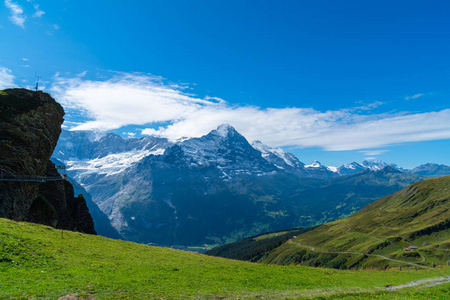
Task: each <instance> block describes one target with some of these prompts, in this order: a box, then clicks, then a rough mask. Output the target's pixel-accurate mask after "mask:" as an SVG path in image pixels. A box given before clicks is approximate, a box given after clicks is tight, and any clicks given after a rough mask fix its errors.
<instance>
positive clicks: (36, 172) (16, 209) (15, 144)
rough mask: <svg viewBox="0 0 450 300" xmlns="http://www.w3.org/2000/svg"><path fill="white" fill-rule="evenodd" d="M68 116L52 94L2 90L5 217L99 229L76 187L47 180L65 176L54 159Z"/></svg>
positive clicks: (0, 185) (0, 195) (1, 205)
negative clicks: (52, 159)
mask: <svg viewBox="0 0 450 300" xmlns="http://www.w3.org/2000/svg"><path fill="white" fill-rule="evenodd" d="M63 116H64V110H63V108H62V107H61V105H60V104H59V103H57V102H56V101H55V100H54V99H53V98H52V97H51V96H50V95H49V94H47V93H44V92H41V91H37V92H34V91H30V90H26V89H7V90H3V91H0V172H1V175H0V176H1V177H0V179H1V180H0V217H4V218H9V219H12V220H17V221H31V222H37V223H42V224H46V225H50V226H53V227H56V228H61V229H67V230H79V231H83V232H87V233H95V231H94V226H93V222H92V218H91V216H90V215H89V211H88V210H87V207H86V203H85V201H84V198H82V197H81V198H78V197H77V198H74V195H73V187H72V185H71V184H70V183H69V182H68V181H67V180H58V181H53V182H52V181H50V182H44V178H47V177H58V176H60V175H59V173H58V172H57V170H56V168H55V166H54V165H53V164H52V163H51V162H49V159H50V156H51V154H52V153H53V150H54V149H55V147H56V143H57V141H58V138H59V135H60V133H61V124H62V123H63V121H64V119H63ZM5 178H15V179H24V180H23V181H12V180H10V181H7V180H4V179H5ZM25 179H28V180H25ZM30 179H31V181H29V180H30ZM40 179H42V182H40V181H41V180H40Z"/></svg>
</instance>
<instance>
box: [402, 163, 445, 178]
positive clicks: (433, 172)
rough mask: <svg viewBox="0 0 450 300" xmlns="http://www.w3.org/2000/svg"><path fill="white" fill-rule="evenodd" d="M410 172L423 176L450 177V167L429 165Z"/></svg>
mask: <svg viewBox="0 0 450 300" xmlns="http://www.w3.org/2000/svg"><path fill="white" fill-rule="evenodd" d="M409 172H410V173H413V174H417V175H422V176H444V175H450V166H446V165H439V164H433V163H428V164H424V165H420V166H418V167H415V168H414V169H412V170H410V171H409Z"/></svg>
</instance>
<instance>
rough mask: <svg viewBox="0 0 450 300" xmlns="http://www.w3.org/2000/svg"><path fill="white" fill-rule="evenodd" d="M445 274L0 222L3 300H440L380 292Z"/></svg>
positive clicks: (430, 293) (417, 293)
mask: <svg viewBox="0 0 450 300" xmlns="http://www.w3.org/2000/svg"><path fill="white" fill-rule="evenodd" d="M448 273H449V269H448V268H442V269H434V270H419V271H403V272H395V271H388V272H374V271H339V270H330V269H315V268H308V267H298V266H274V265H266V264H254V263H248V262H240V261H234V260H227V259H223V258H214V257H208V256H205V255H201V254H195V253H189V252H182V251H178V250H172V249H167V248H158V247H150V246H145V245H140V244H134V243H130V242H124V241H118V240H111V239H107V238H104V237H100V236H91V235H85V234H81V233H74V232H64V233H62V232H61V231H59V230H55V229H53V228H50V227H46V226H42V225H36V224H29V223H17V222H13V221H9V220H5V219H0V274H1V276H0V298H1V299H6V298H8V299H9V298H12V299H30V298H33V299H57V298H58V297H61V296H63V295H74V296H78V297H80V299H81V298H89V299H154V298H158V299H159V298H164V299H181V298H182V299H187V298H196V299H197V298H204V299H206V298H208V299H209V298H215V299H219V298H230V299H231V298H233V299H236V298H237V297H239V298H241V299H242V298H256V297H257V298H259V297H264V298H291V299H292V298H303V297H310V296H314V297H315V296H317V297H319V296H324V295H326V296H328V297H331V299H333V298H335V299H342V298H343V297H347V298H348V299H365V298H370V297H375V296H378V297H381V298H383V297H385V298H389V297H392V296H394V295H395V296H397V297H399V298H400V299H401V298H404V299H407V298H411V297H413V296H414V297H416V298H420V299H440V298H442V297H443V295H445V294H446V293H448V288H449V284H448V283H447V284H442V285H439V286H436V287H433V288H431V289H421V288H419V287H413V288H408V289H402V290H397V291H386V290H384V289H385V287H386V286H387V285H399V284H402V283H406V282H410V281H413V280H420V279H424V278H437V277H440V276H445V275H447V274H448ZM447 280H448V278H447ZM422 287H423V285H422Z"/></svg>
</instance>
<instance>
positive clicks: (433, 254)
mask: <svg viewBox="0 0 450 300" xmlns="http://www.w3.org/2000/svg"><path fill="white" fill-rule="evenodd" d="M254 243H255V242H254ZM235 246H238V245H237V244H235ZM408 247H414V248H415V247H417V249H409V250H405V248H408ZM229 248H231V249H233V246H229ZM237 248H239V247H237ZM240 250H242V249H233V251H234V252H235V253H237V252H243V251H240ZM244 252H245V251H244ZM241 255H243V254H242V253H241ZM260 257H261V258H260V259H258V260H257V261H259V262H264V263H271V264H285V265H289V264H294V265H295V264H303V265H308V266H325V267H331V268H340V269H349V268H366V269H367V268H370V269H373V268H375V269H386V268H397V269H400V268H402V269H405V268H411V269H417V268H419V269H420V268H432V267H434V266H437V265H447V262H450V261H449V260H450V176H446V177H441V178H435V179H429V180H424V181H421V182H418V183H415V184H412V185H410V186H409V187H407V188H405V189H403V190H401V191H399V192H397V193H394V194H392V195H390V196H388V197H385V198H382V199H380V200H378V201H376V202H374V203H372V204H369V205H367V206H365V207H364V208H363V209H361V210H360V211H359V212H357V213H355V214H354V215H352V216H350V217H348V218H344V219H340V220H337V221H335V222H331V223H327V224H324V225H321V226H318V227H317V228H314V229H313V230H310V231H308V232H305V233H303V234H299V235H296V236H295V237H292V238H291V239H289V240H288V241H287V242H286V243H283V244H282V245H281V246H279V247H276V248H275V247H274V249H272V250H271V251H268V252H266V253H264V254H263V255H260ZM234 258H238V257H234Z"/></svg>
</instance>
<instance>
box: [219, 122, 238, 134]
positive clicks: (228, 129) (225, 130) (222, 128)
mask: <svg viewBox="0 0 450 300" xmlns="http://www.w3.org/2000/svg"><path fill="white" fill-rule="evenodd" d="M213 131H215V132H216V133H217V134H218V135H220V136H222V137H226V136H228V135H229V134H230V133H232V134H234V133H237V131H236V129H234V127H233V126H231V125H230V124H222V125H219V127H217V129H216V130H213Z"/></svg>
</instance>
